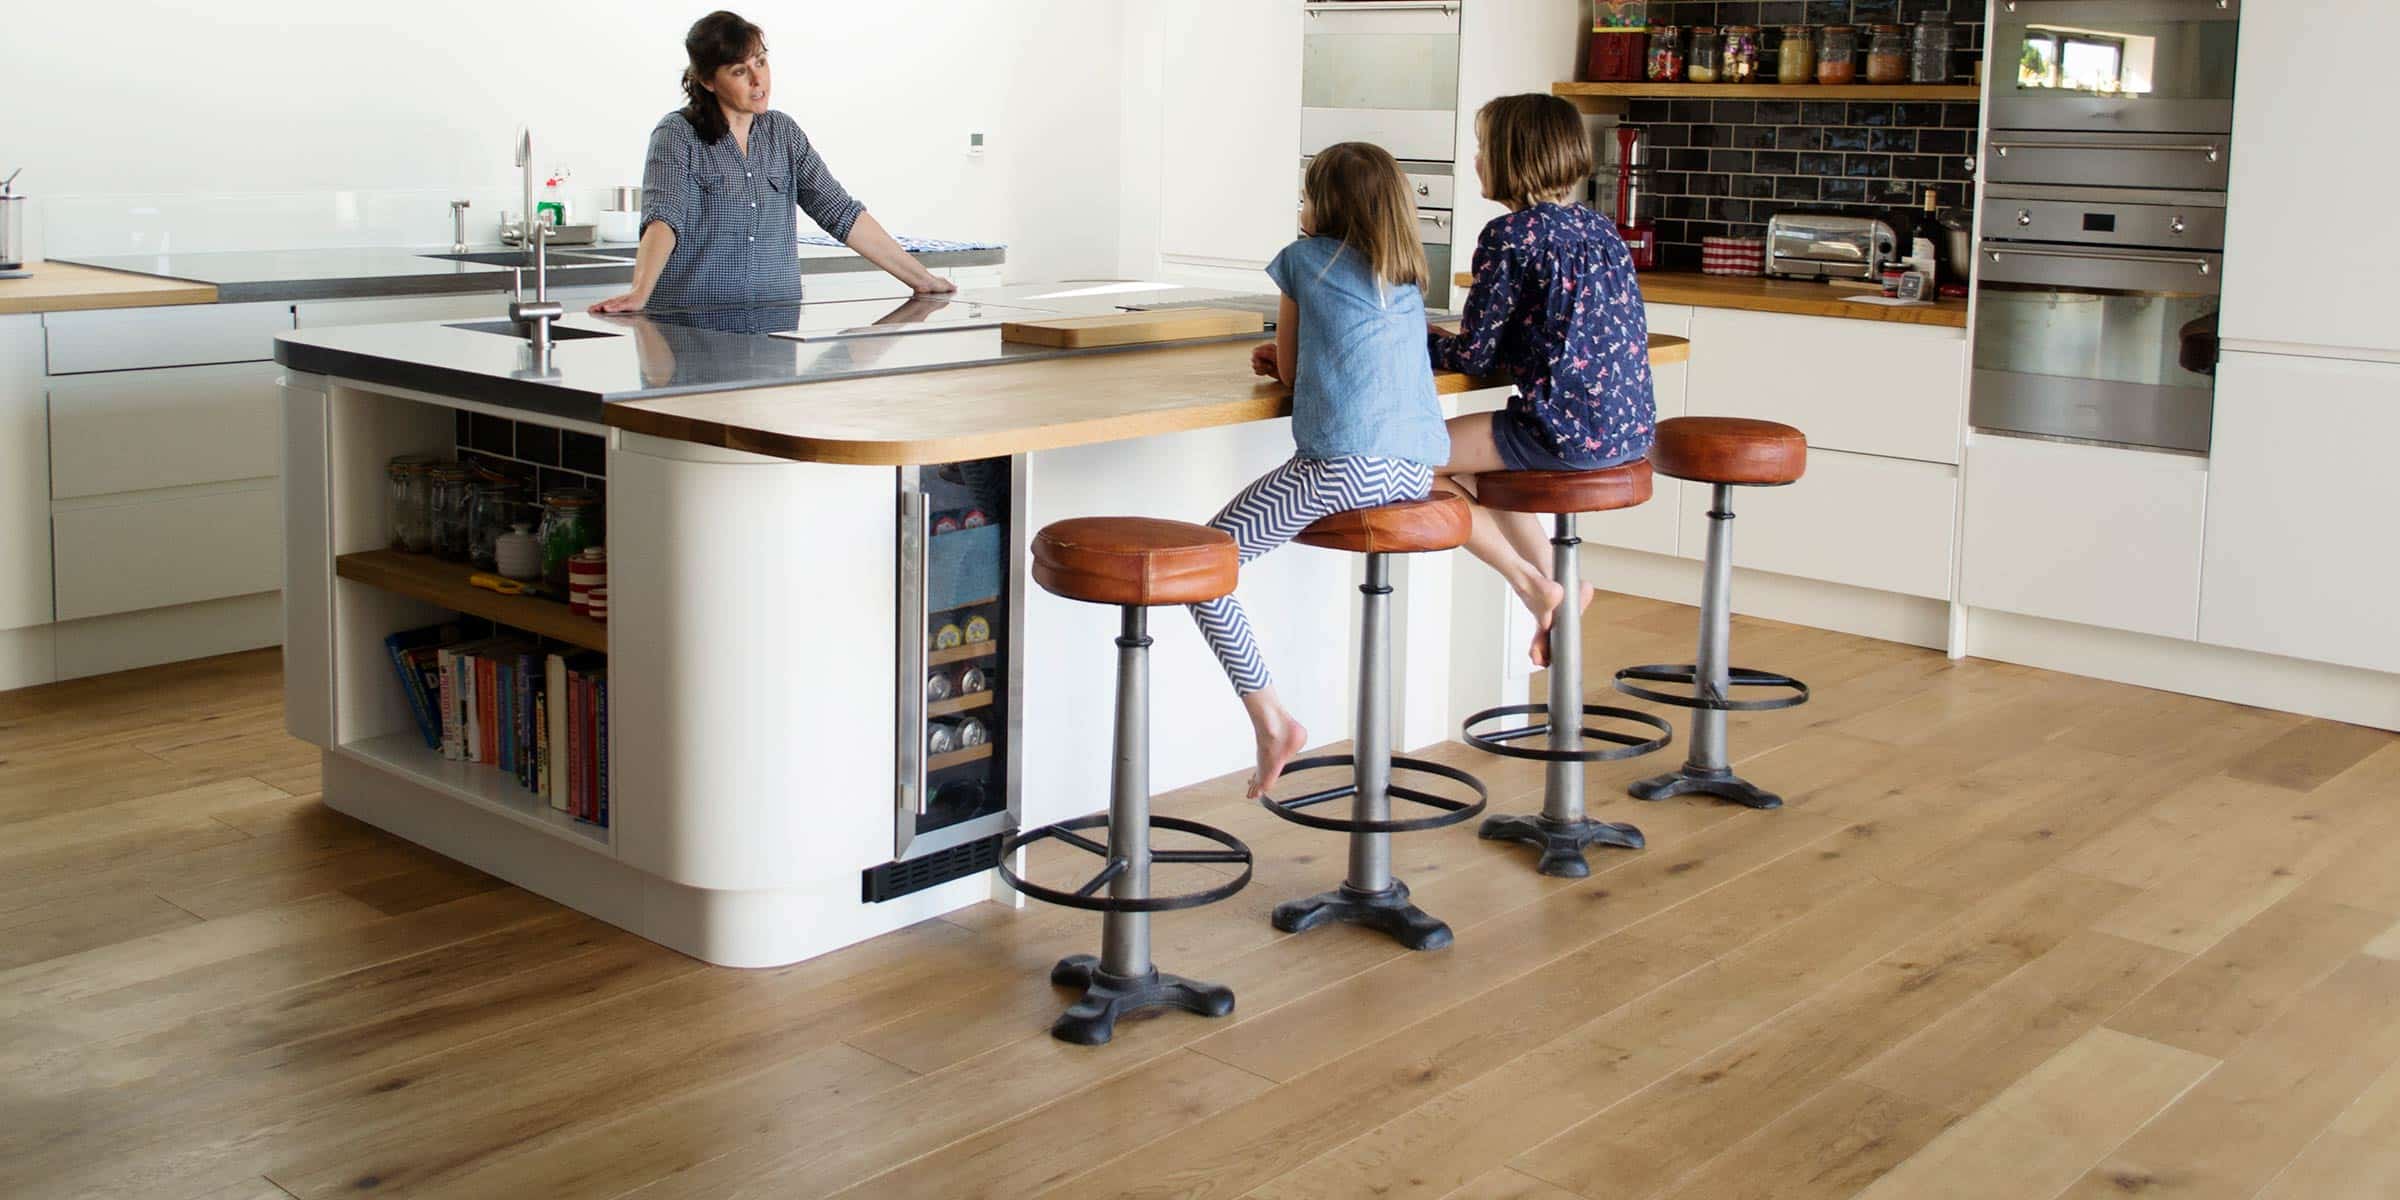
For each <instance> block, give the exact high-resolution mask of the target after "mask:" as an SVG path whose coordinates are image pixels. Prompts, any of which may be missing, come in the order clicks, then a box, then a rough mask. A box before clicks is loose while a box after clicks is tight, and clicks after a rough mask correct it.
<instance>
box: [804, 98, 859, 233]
mask: <svg viewBox="0 0 2400 1200" xmlns="http://www.w3.org/2000/svg"><path fill="white" fill-rule="evenodd" d="M792 132H793V137H792V139H791V147H792V194H793V196H794V198H795V199H797V200H798V201H799V202H800V211H801V212H804V213H807V214H808V219H809V220H811V221H814V222H816V223H817V228H819V229H822V230H824V231H825V232H826V233H828V234H831V235H832V236H833V240H835V241H837V242H847V241H849V240H850V227H851V226H853V225H856V224H858V215H859V214H860V213H863V212H865V211H867V206H866V205H864V204H861V203H859V202H858V200H857V199H856V198H855V197H853V196H852V195H851V194H850V193H849V192H848V191H846V190H844V189H843V187H842V184H841V181H840V180H837V179H835V178H834V177H833V171H832V170H831V169H830V168H828V167H827V166H826V165H825V157H824V156H823V155H821V154H818V153H817V147H816V145H815V144H814V143H812V142H810V141H809V140H808V135H807V134H806V133H802V132H800V131H799V129H798V128H797V127H795V128H794V129H793V131H792Z"/></svg>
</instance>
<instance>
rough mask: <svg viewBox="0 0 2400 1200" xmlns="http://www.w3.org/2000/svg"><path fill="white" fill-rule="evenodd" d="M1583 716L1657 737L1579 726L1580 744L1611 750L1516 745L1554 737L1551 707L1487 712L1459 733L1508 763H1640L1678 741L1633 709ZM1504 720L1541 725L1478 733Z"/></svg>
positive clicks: (1594, 710)
mask: <svg viewBox="0 0 2400 1200" xmlns="http://www.w3.org/2000/svg"><path fill="white" fill-rule="evenodd" d="M1582 715H1583V716H1586V717H1600V718H1602V719H1604V720H1612V721H1623V722H1626V723H1627V724H1631V725H1639V726H1641V727H1642V731H1643V732H1644V733H1651V732H1655V733H1656V734H1657V736H1656V737H1648V738H1644V737H1636V736H1634V735H1632V734H1628V733H1620V732H1618V731H1616V730H1613V729H1594V728H1592V727H1591V726H1589V725H1580V727H1579V729H1578V730H1577V735H1578V738H1579V739H1580V740H1582V741H1594V742H1604V743H1607V744H1608V746H1609V747H1610V748H1609V749H1605V750H1553V749H1551V748H1550V747H1548V746H1518V745H1514V744H1512V743H1515V742H1519V741H1524V740H1527V739H1530V738H1546V737H1548V736H1550V706H1549V705H1547V704H1504V705H1502V706H1500V707H1498V708H1487V709H1484V710H1483V711H1482V712H1479V713H1476V714H1475V715H1474V716H1471V717H1468V718H1467V720H1466V723H1465V724H1464V725H1462V726H1460V727H1459V735H1460V736H1461V737H1462V738H1463V739H1465V741H1466V743H1467V744H1468V745H1470V746H1473V747H1475V748H1476V749H1478V750H1481V751H1483V752H1485V753H1487V754H1499V755H1504V756H1506V757H1509V758H1529V759H1533V760H1534V761H1536V762H1575V763H1595V762H1615V761H1617V760H1619V759H1625V758H1638V757H1640V756H1642V755H1644V754H1648V753H1650V752H1652V751H1654V750H1658V749H1660V748H1662V747H1664V746H1665V745H1666V744H1667V743H1668V742H1671V741H1674V740H1675V730H1674V727H1672V726H1670V725H1668V724H1667V723H1666V722H1665V721H1662V720H1660V719H1658V718H1657V717H1654V716H1652V715H1650V714H1649V713H1646V712H1639V711H1636V710H1634V709H1630V708H1612V707H1610V706H1608V705H1605V704H1586V705H1584V706H1583V714H1582ZM1502 717H1535V718H1538V719H1539V722H1540V723H1538V724H1534V725H1527V726H1523V727H1520V728H1517V729H1496V730H1493V731H1491V732H1489V733H1477V732H1476V731H1475V727H1476V726H1478V725H1481V724H1483V723H1484V722H1486V721H1497V720H1499V719H1500V718H1502Z"/></svg>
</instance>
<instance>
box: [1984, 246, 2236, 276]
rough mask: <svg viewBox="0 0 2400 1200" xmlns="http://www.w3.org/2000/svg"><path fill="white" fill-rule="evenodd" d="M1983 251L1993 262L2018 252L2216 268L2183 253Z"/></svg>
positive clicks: (2204, 270)
mask: <svg viewBox="0 0 2400 1200" xmlns="http://www.w3.org/2000/svg"><path fill="white" fill-rule="evenodd" d="M1983 252H1984V253H1985V254H1986V255H1989V256H1990V257H1991V260H1992V261H1993V262H1999V261H2000V258H2001V256H2002V255H2007V254H2017V255H2023V256H2025V257H2028V258H2074V259H2081V260H2083V261H2085V262H2121V263H2141V264H2143V265H2145V266H2165V267H2191V268H2193V269H2195V270H2197V271H2199V272H2200V273H2201V274H2203V275H2207V274H2209V273H2211V272H2212V271H2213V270H2214V269H2215V268H2213V267H2212V266H2210V264H2209V261H2208V260H2207V259H2205V258H2191V257H2187V256H2185V255H2181V254H2125V253H2121V252H2118V251H2115V250H2045V249H2039V248H2035V247H2031V246H1986V247H1984V250H1983Z"/></svg>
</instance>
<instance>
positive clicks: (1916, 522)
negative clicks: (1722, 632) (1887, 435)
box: [1678, 449, 1958, 600]
mask: <svg viewBox="0 0 2400 1200" xmlns="http://www.w3.org/2000/svg"><path fill="white" fill-rule="evenodd" d="M1679 490H1681V492H1682V493H1683V500H1682V514H1681V519H1682V523H1683V535H1682V538H1681V540H1680V543H1679V549H1678V553H1680V554H1681V555H1682V556H1683V557H1685V558H1692V559H1697V558H1700V557H1702V556H1703V555H1704V554H1705V553H1706V552H1707V549H1708V509H1709V488H1708V486H1707V485H1706V484H1699V483H1690V482H1685V483H1682V484H1680V485H1679ZM1733 512H1734V522H1733V565H1735V566H1737V567H1741V568H1744V569H1748V570H1756V571H1772V572H1774V573H1776V574H1778V575H1797V576H1799V577H1801V578H1803V579H1821V580H1824V581H1826V582H1828V583H1846V584H1849V585H1850V586H1852V587H1862V588H1871V589H1874V590H1876V591H1884V592H1899V593H1901V594H1903V595H1909V596H1925V597H1930V598H1932V599H1935V600H1947V599H1949V598H1950V549H1951V542H1952V539H1953V533H1954V532H1955V529H1956V522H1957V512H1958V468H1956V467H1952V466H1949V465H1947V464H1943V463H1927V462H1915V461H1912V460H1909V459H1902V458H1881V457H1878V456H1875V455H1871V454H1844V453H1842V452H1840V451H1834V450H1817V449H1811V450H1810V451H1809V452H1808V471H1807V473H1806V474H1805V475H1803V476H1802V477H1801V479H1800V480H1799V481H1798V482H1796V483H1793V484H1790V485H1788V486H1785V487H1737V488H1734V489H1733Z"/></svg>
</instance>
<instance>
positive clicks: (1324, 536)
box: [1293, 492, 1475, 554]
mask: <svg viewBox="0 0 2400 1200" xmlns="http://www.w3.org/2000/svg"><path fill="white" fill-rule="evenodd" d="M1474 522H1475V518H1474V509H1472V508H1471V507H1469V506H1468V504H1467V498H1466V497H1464V496H1461V495H1459V494H1458V493H1456V492H1435V493H1434V494H1433V495H1431V496H1429V497H1427V498H1425V499H1423V500H1403V501H1401V502H1399V503H1398V504H1379V505H1376V506H1375V507H1373V508H1354V509H1351V510H1350V511H1348V512H1338V513H1334V514H1333V515H1331V516H1328V517H1323V518H1320V519H1319V520H1318V521H1317V522H1316V523H1315V524H1313V525H1310V526H1309V527H1308V528H1306V529H1303V530H1301V531H1300V536H1299V537H1297V538H1294V539H1293V540H1294V541H1297V542H1299V543H1300V544H1301V545H1303V546H1315V547H1317V548H1318V549H1321V550H1347V551H1350V552H1351V553H1353V554H1430V553H1432V552H1434V551H1438V550H1456V549H1458V548H1459V547H1460V546H1464V545H1466V544H1467V531H1468V530H1470V529H1472V528H1474Z"/></svg>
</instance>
